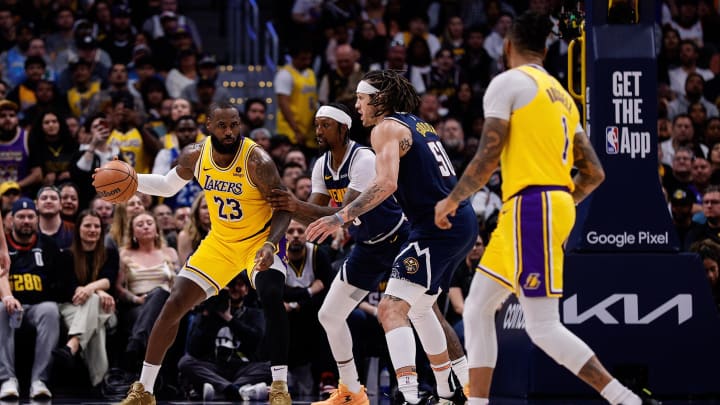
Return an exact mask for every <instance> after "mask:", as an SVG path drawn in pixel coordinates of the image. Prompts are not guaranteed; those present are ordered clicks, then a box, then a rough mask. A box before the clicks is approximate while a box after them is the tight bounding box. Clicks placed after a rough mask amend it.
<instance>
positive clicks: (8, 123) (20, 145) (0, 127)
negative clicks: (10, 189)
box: [0, 100, 42, 193]
mask: <svg viewBox="0 0 720 405" xmlns="http://www.w3.org/2000/svg"><path fill="white" fill-rule="evenodd" d="M17 114H18V106H17V104H15V103H13V102H12V101H9V100H2V101H0V149H2V151H3V153H2V154H1V155H0V179H2V180H3V181H15V182H17V183H18V184H19V185H20V187H21V188H22V189H23V191H24V192H26V193H32V191H33V189H34V188H35V186H36V185H37V184H38V183H40V181H41V180H42V167H41V163H40V162H39V161H36V160H35V156H31V154H30V150H29V146H28V143H29V140H28V138H29V136H28V133H27V132H26V131H25V129H23V128H21V127H20V126H19V125H18V115H17Z"/></svg>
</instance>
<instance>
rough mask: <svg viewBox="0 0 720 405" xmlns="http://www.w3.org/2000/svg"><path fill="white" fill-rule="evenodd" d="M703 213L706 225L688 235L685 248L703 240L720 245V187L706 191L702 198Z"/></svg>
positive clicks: (713, 187)
mask: <svg viewBox="0 0 720 405" xmlns="http://www.w3.org/2000/svg"><path fill="white" fill-rule="evenodd" d="M702 212H703V215H705V219H706V221H705V224H703V225H702V227H700V228H697V229H692V230H691V231H689V232H688V233H687V236H686V237H685V246H690V245H692V244H693V243H695V242H697V241H700V240H703V239H711V240H712V241H713V242H715V243H720V187H718V186H714V185H713V186H710V187H708V188H707V190H705V195H704V196H703V198H702Z"/></svg>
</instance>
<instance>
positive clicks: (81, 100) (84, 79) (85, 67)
mask: <svg viewBox="0 0 720 405" xmlns="http://www.w3.org/2000/svg"><path fill="white" fill-rule="evenodd" d="M68 70H69V72H70V74H71V75H72V78H71V81H72V84H71V86H70V88H69V89H67V102H68V105H69V106H70V112H71V113H72V114H73V115H74V116H76V117H78V118H80V117H82V116H83V115H84V113H85V111H87V109H88V107H89V106H90V100H91V99H92V98H93V96H95V95H96V94H98V93H99V92H100V88H101V86H102V84H101V82H100V80H93V77H92V63H91V62H90V61H87V60H85V59H77V60H74V61H72V62H70V66H69V67H68Z"/></svg>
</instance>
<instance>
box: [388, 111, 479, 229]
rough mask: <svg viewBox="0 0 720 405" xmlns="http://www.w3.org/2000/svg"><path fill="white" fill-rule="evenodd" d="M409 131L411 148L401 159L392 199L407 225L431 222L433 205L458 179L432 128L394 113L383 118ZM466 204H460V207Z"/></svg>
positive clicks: (407, 116)
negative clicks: (398, 204) (406, 218)
mask: <svg viewBox="0 0 720 405" xmlns="http://www.w3.org/2000/svg"><path fill="white" fill-rule="evenodd" d="M385 119H386V120H393V121H397V122H399V123H400V124H402V125H405V126H406V127H408V129H409V130H410V133H411V136H412V146H411V147H410V150H408V151H407V153H406V154H405V156H403V157H402V158H400V173H399V175H398V188H397V191H395V196H396V197H397V199H398V200H399V201H400V206H401V207H402V209H403V211H404V212H405V215H406V216H407V217H408V219H409V220H410V223H412V224H417V223H419V222H423V221H430V222H433V221H434V218H435V203H437V202H438V201H440V200H442V199H443V198H445V197H447V196H448V194H450V192H451V191H452V189H453V187H455V183H457V178H456V177H455V169H453V166H452V164H451V163H450V159H449V158H448V156H447V153H445V148H443V146H442V143H441V142H440V138H439V137H438V136H437V134H436V133H435V128H433V126H432V125H430V124H428V123H427V122H425V121H423V120H421V119H420V118H418V117H416V116H414V115H412V114H401V113H395V114H391V115H389V116H387V117H385ZM465 204H467V201H463V202H461V204H460V206H464V205H465Z"/></svg>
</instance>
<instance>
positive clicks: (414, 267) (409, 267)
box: [403, 257, 420, 274]
mask: <svg viewBox="0 0 720 405" xmlns="http://www.w3.org/2000/svg"><path fill="white" fill-rule="evenodd" d="M403 265H404V266H405V272H406V273H407V274H415V273H417V272H418V270H420V263H418V261H417V259H416V258H414V257H406V258H405V260H403Z"/></svg>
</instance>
